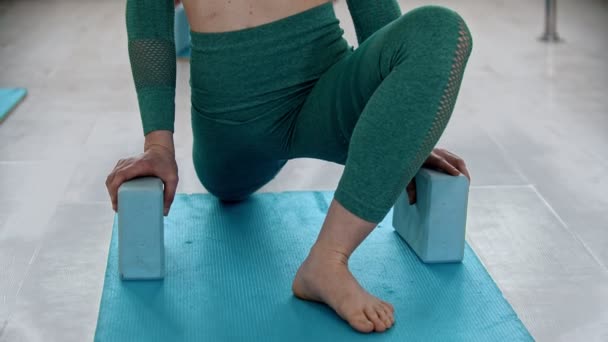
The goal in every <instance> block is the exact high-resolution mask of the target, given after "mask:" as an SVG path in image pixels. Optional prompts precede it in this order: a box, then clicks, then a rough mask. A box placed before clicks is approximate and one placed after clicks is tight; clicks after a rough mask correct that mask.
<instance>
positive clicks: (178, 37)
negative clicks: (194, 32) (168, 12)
mask: <svg viewBox="0 0 608 342" xmlns="http://www.w3.org/2000/svg"><path fill="white" fill-rule="evenodd" d="M174 38H175V53H176V54H177V57H189V56H190V24H189V23H188V18H187V17H186V12H185V11H184V6H183V5H179V6H177V7H176V8H175V21H174Z"/></svg>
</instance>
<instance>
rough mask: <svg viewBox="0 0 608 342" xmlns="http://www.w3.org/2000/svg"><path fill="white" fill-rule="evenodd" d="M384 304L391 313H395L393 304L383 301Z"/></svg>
mask: <svg viewBox="0 0 608 342" xmlns="http://www.w3.org/2000/svg"><path fill="white" fill-rule="evenodd" d="M382 304H384V306H385V307H386V308H387V309H388V310H389V311H390V313H395V308H394V307H393V306H392V305H391V303H387V302H385V301H382Z"/></svg>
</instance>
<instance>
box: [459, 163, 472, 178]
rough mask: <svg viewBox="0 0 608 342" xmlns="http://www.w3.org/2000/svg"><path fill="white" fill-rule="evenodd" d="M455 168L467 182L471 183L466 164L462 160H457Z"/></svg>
mask: <svg viewBox="0 0 608 342" xmlns="http://www.w3.org/2000/svg"><path fill="white" fill-rule="evenodd" d="M456 167H457V168H458V170H460V172H461V173H462V174H463V175H465V176H466V177H467V178H468V179H469V181H471V174H470V173H469V170H468V169H467V165H466V163H465V162H464V160H462V159H459V160H458V161H457V162H456Z"/></svg>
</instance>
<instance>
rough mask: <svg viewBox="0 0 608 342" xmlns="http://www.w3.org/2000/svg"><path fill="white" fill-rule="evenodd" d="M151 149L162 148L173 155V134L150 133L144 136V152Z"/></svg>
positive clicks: (166, 132)
mask: <svg viewBox="0 0 608 342" xmlns="http://www.w3.org/2000/svg"><path fill="white" fill-rule="evenodd" d="M151 148H163V149H165V150H167V151H169V152H171V154H173V155H175V146H174V144H173V132H171V131H152V132H150V133H148V134H146V138H145V142H144V152H145V151H147V150H149V149H151Z"/></svg>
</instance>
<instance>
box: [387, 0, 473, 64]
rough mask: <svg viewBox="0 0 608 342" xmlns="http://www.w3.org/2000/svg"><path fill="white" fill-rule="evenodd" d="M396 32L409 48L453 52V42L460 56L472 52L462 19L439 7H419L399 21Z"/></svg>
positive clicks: (469, 34) (449, 10) (453, 12)
mask: <svg viewBox="0 0 608 342" xmlns="http://www.w3.org/2000/svg"><path fill="white" fill-rule="evenodd" d="M395 24H396V26H397V27H396V29H397V30H398V31H400V33H401V34H400V36H401V37H407V45H408V46H409V47H410V48H412V47H413V48H414V49H420V48H421V47H427V48H428V49H432V50H433V51H436V52H439V51H440V50H439V49H442V48H445V49H446V50H451V51H453V50H454V41H456V47H455V48H456V49H457V50H459V52H458V53H459V54H460V53H462V54H465V55H467V57H468V55H469V54H470V53H471V50H472V37H471V32H470V31H469V28H468V26H467V24H466V22H465V21H464V19H463V18H462V17H461V16H460V15H459V14H458V13H456V12H455V11H453V10H451V9H449V8H446V7H442V6H422V7H418V8H416V9H414V10H412V11H410V12H408V13H406V14H404V15H403V16H402V17H401V18H399V19H398V20H397V21H396V22H395ZM412 35H413V36H412ZM412 39H413V40H414V41H412Z"/></svg>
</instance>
